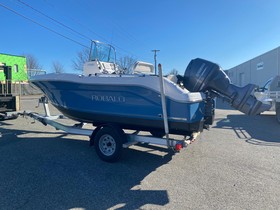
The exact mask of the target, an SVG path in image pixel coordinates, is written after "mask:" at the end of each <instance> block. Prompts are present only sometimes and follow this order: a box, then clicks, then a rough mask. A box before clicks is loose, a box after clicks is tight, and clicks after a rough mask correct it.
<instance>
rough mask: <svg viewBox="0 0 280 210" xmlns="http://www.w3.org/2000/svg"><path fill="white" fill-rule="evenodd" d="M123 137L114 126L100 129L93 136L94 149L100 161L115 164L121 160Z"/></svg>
mask: <svg viewBox="0 0 280 210" xmlns="http://www.w3.org/2000/svg"><path fill="white" fill-rule="evenodd" d="M124 139H125V135H124V133H123V131H122V129H120V128H117V127H115V126H105V127H102V128H101V129H100V130H98V132H97V133H96V135H95V138H94V147H95V150H96V153H97V155H98V156H99V157H100V159H101V160H103V161H106V162H116V161H118V160H119V159H120V158H121V154H122V150H123V148H122V146H123V142H124Z"/></svg>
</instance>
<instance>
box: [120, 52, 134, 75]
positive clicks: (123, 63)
mask: <svg viewBox="0 0 280 210" xmlns="http://www.w3.org/2000/svg"><path fill="white" fill-rule="evenodd" d="M135 62H136V59H134V58H133V57H130V56H124V57H120V58H119V60H118V62H117V63H118V65H119V66H120V68H121V69H123V70H124V72H125V73H129V70H130V68H131V67H132V66H133V64H134V63H135Z"/></svg>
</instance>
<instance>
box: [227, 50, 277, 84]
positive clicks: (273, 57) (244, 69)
mask: <svg viewBox="0 0 280 210" xmlns="http://www.w3.org/2000/svg"><path fill="white" fill-rule="evenodd" d="M262 62H263V68H262V69H260V70H257V64H260V63H262ZM279 65H280V47H278V48H276V49H273V50H271V51H269V52H266V53H264V54H262V55H259V56H257V57H255V58H253V59H251V60H248V61H246V62H244V63H242V64H240V65H238V66H235V67H233V68H231V69H229V70H228V74H229V75H230V79H231V82H232V83H233V84H235V85H240V81H239V80H240V78H239V77H240V74H242V73H244V78H245V83H246V84H249V83H253V84H256V85H259V86H263V85H264V84H265V83H266V81H267V80H268V79H270V78H271V77H275V76H276V75H280V66H279Z"/></svg>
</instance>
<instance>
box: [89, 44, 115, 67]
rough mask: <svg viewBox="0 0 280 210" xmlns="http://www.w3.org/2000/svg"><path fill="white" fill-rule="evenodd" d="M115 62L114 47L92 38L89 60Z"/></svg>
mask: <svg viewBox="0 0 280 210" xmlns="http://www.w3.org/2000/svg"><path fill="white" fill-rule="evenodd" d="M95 60H98V61H101V62H108V63H114V64H115V63H116V49H115V47H113V46H112V45H110V44H107V43H103V42H100V41H96V40H92V41H91V47H90V53H89V61H95Z"/></svg>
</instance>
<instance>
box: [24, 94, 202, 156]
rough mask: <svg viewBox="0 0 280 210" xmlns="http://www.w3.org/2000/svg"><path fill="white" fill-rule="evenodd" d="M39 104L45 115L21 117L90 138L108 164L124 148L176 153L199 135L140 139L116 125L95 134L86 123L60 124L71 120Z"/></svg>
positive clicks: (44, 101) (42, 101) (102, 127)
mask: <svg viewBox="0 0 280 210" xmlns="http://www.w3.org/2000/svg"><path fill="white" fill-rule="evenodd" d="M39 104H42V105H43V108H44V114H38V113H35V112H32V111H24V112H22V113H19V115H22V116H28V117H31V118H33V119H35V120H36V121H39V122H41V123H42V124H43V125H45V126H47V125H50V126H52V127H54V128H55V129H57V130H62V131H64V132H66V133H68V134H74V135H82V136H88V137H89V138H90V146H94V147H95V149H96V153H97V154H98V156H99V157H100V158H101V159H102V160H104V161H106V162H116V161H118V160H119V159H120V157H121V154H122V150H123V148H128V147H130V146H132V145H136V144H140V145H141V144H153V145H158V146H166V147H167V148H169V149H171V151H173V152H179V151H180V150H181V149H182V148H184V147H186V146H187V145H188V144H190V143H192V142H193V141H194V140H195V139H196V138H197V136H198V135H199V133H193V134H192V135H191V136H190V137H189V138H188V139H187V137H186V136H184V137H183V138H182V139H181V140H178V139H173V138H170V137H169V135H168V133H167V134H166V135H165V138H163V137H162V138H158V137H154V136H151V135H140V131H135V132H134V133H125V132H124V131H123V129H122V128H120V127H118V125H114V124H104V125H100V126H97V127H95V128H94V129H93V130H92V129H86V128H84V125H85V124H86V123H77V124H74V125H73V126H69V125H65V124H63V123H61V122H58V121H57V120H59V119H68V118H67V117H65V116H64V115H61V114H60V115H51V113H50V109H49V103H48V99H47V98H46V97H45V96H43V97H41V98H40V99H39ZM166 129H168V128H166Z"/></svg>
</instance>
